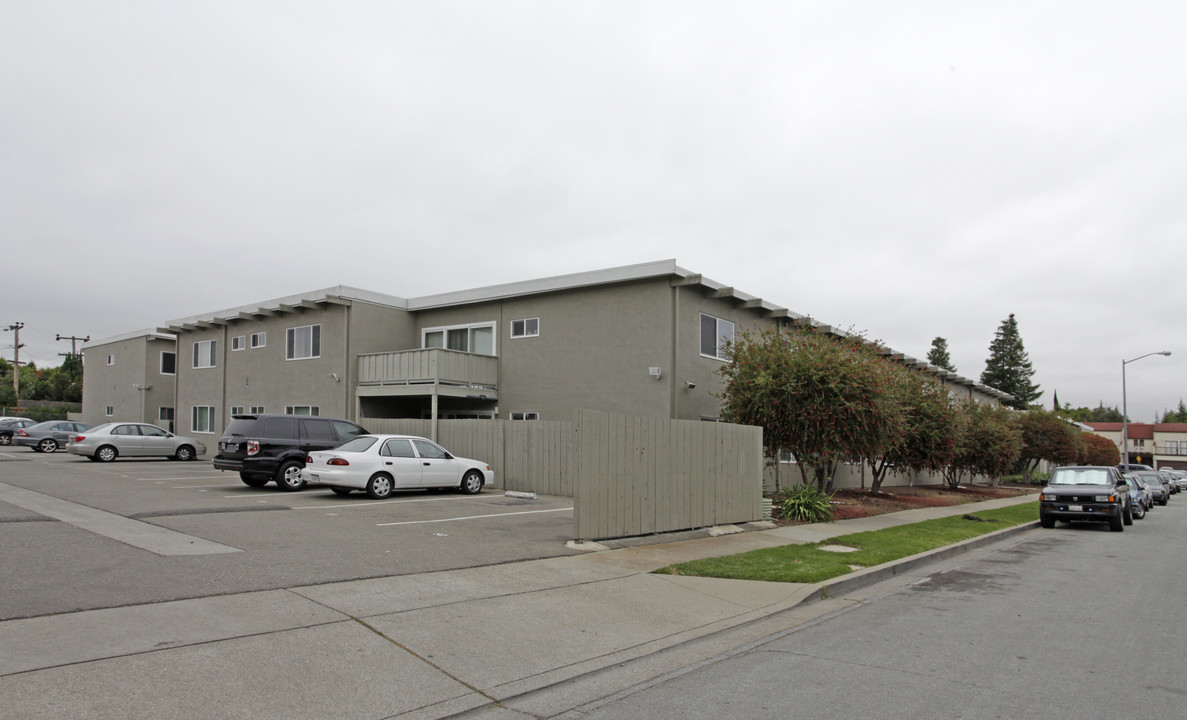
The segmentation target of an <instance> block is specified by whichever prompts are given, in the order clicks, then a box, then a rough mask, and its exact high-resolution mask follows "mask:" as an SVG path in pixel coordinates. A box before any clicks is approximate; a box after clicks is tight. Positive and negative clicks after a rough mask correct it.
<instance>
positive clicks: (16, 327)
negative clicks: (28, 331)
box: [4, 322, 25, 407]
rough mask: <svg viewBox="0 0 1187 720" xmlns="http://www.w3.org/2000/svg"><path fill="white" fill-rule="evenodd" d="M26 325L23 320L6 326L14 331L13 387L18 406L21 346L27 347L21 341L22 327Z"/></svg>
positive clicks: (6, 329)
mask: <svg viewBox="0 0 1187 720" xmlns="http://www.w3.org/2000/svg"><path fill="white" fill-rule="evenodd" d="M23 327H25V323H23V322H15V323H13V324H11V325H9V326H8V327H6V328H4V332H8V331H9V330H11V331H12V336H13V337H12V389H13V391H14V396H15V397H16V405H17V407H20V406H21V348H23V347H25V346H24V344H23V343H21V328H23Z"/></svg>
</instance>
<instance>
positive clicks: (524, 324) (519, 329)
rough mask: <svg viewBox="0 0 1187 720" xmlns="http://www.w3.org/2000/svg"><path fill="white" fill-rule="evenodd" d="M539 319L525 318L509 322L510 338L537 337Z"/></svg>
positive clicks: (538, 333)
mask: <svg viewBox="0 0 1187 720" xmlns="http://www.w3.org/2000/svg"><path fill="white" fill-rule="evenodd" d="M539 335H540V318H525V319H523V320H512V321H511V337H513V338H523V337H539Z"/></svg>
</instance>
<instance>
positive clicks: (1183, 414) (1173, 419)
mask: <svg viewBox="0 0 1187 720" xmlns="http://www.w3.org/2000/svg"><path fill="white" fill-rule="evenodd" d="M1161 422H1164V423H1187V406H1185V405H1183V398H1179V409H1178V410H1167V411H1166V412H1165V413H1163V414H1162V421H1161Z"/></svg>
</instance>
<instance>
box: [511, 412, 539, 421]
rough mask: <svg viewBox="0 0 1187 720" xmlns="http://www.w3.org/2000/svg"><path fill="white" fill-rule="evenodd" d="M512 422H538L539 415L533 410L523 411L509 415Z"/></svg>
mask: <svg viewBox="0 0 1187 720" xmlns="http://www.w3.org/2000/svg"><path fill="white" fill-rule="evenodd" d="M511 419H512V420H539V419H540V413H538V412H536V411H535V410H524V411H522V412H513V413H511Z"/></svg>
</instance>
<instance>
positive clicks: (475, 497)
mask: <svg viewBox="0 0 1187 720" xmlns="http://www.w3.org/2000/svg"><path fill="white" fill-rule="evenodd" d="M490 498H491V496H490V495H487V496H485V497H483V496H481V495H469V496H466V497H452V498H448V497H440V498H419V499H415V500H413V499H402V498H388V499H387V500H376V501H375V502H365V503H363V502H360V503H350V504H349V505H306V506H304V507H295V508H293V510H325V509H326V508H334V509H335V510H336V509H338V508H352V507H368V506H370V505H389V504H391V503H394V502H398V503H423V502H442V501H444V500H449V501H454V502H456V501H458V500H489V499H490ZM327 499H329V498H327Z"/></svg>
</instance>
